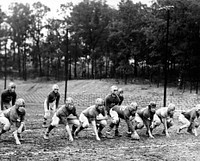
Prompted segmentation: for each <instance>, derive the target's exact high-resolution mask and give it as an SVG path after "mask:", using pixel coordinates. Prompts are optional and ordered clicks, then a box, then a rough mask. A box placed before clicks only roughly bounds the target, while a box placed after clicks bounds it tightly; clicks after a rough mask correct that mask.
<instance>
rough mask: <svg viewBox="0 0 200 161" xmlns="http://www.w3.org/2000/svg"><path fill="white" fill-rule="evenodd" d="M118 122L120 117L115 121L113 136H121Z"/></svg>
mask: <svg viewBox="0 0 200 161" xmlns="http://www.w3.org/2000/svg"><path fill="white" fill-rule="evenodd" d="M119 124H120V119H119V117H118V121H116V125H115V136H118V137H120V136H122V135H121V134H120V133H119Z"/></svg>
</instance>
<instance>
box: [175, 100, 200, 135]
mask: <svg viewBox="0 0 200 161" xmlns="http://www.w3.org/2000/svg"><path fill="white" fill-rule="evenodd" d="M199 116H200V105H199V104H198V105H196V108H193V109H191V110H189V111H183V112H181V114H180V115H179V122H180V123H182V124H183V125H182V126H181V127H180V128H179V129H178V131H177V133H178V134H179V133H180V132H181V130H183V129H185V128H187V132H189V133H191V134H194V135H195V136H197V135H198V134H197V128H198V127H199V122H198V118H199Z"/></svg>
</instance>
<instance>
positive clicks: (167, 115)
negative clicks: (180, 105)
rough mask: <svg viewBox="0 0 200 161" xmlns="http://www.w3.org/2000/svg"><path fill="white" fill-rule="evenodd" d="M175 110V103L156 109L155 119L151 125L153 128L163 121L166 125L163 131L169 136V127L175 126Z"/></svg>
mask: <svg viewBox="0 0 200 161" xmlns="http://www.w3.org/2000/svg"><path fill="white" fill-rule="evenodd" d="M174 112H175V104H173V103H170V104H169V105H168V107H162V108H159V109H158V110H156V113H155V115H154V119H153V122H152V125H151V129H152V130H153V129H154V128H156V127H157V126H159V125H160V124H161V123H163V125H164V130H163V133H164V134H165V135H166V136H167V137H169V133H168V129H169V128H170V127H171V126H173V116H174Z"/></svg>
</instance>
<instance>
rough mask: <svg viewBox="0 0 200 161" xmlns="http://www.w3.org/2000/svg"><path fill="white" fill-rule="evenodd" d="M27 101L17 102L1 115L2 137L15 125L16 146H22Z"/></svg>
mask: <svg viewBox="0 0 200 161" xmlns="http://www.w3.org/2000/svg"><path fill="white" fill-rule="evenodd" d="M25 114H26V110H25V101H24V100H23V99H22V98H19V99H17V100H16V102H15V105H14V106H12V107H10V108H8V109H7V110H4V111H3V112H2V113H1V114H0V123H1V124H3V127H2V129H1V131H0V136H1V135H2V134H3V133H5V132H6V131H9V130H10V127H11V125H15V127H16V130H15V131H14V132H13V135H14V138H15V141H16V144H18V145H19V144H21V142H20V138H21V136H20V134H21V133H22V132H23V131H24V130H25V122H24V119H25Z"/></svg>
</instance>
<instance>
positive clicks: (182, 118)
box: [177, 114, 190, 133]
mask: <svg viewBox="0 0 200 161" xmlns="http://www.w3.org/2000/svg"><path fill="white" fill-rule="evenodd" d="M178 121H179V122H180V123H182V124H183V125H182V126H181V127H179V128H178V130H177V133H180V132H181V130H182V129H185V128H188V127H189V126H190V121H189V120H188V119H186V118H185V116H184V115H183V114H180V115H179V118H178Z"/></svg>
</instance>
